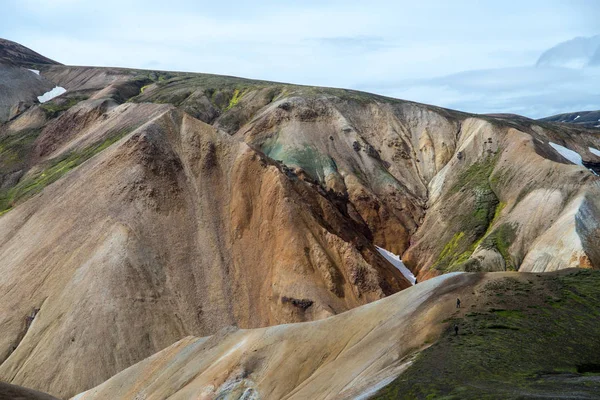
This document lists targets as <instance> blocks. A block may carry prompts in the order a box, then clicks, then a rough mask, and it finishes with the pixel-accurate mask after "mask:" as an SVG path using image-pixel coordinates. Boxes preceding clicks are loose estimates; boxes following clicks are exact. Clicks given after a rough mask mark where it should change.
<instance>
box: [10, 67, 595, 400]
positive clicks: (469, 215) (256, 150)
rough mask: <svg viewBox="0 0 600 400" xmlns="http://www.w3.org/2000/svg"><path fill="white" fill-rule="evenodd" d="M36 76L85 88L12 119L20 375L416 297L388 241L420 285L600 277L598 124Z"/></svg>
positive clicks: (71, 380) (119, 75) (74, 374)
mask: <svg viewBox="0 0 600 400" xmlns="http://www.w3.org/2000/svg"><path fill="white" fill-rule="evenodd" d="M38 68H39V70H40V75H39V76H41V77H42V78H43V79H44V80H47V81H48V82H50V84H51V85H52V86H60V87H64V88H65V89H66V90H67V92H66V93H64V94H63V95H61V96H59V97H57V98H55V99H53V100H51V101H49V102H47V103H44V104H38V103H36V102H35V101H34V102H33V103H28V105H27V107H23V108H19V109H17V110H16V111H15V113H14V115H12V116H11V119H10V120H9V121H7V122H5V123H2V124H0V212H2V214H1V215H0V257H2V260H3V263H2V265H0V276H2V278H1V279H0V299H1V302H0V304H1V306H0V310H1V311H2V312H1V313H0V324H1V325H2V326H3V330H2V332H3V335H2V336H1V337H0V361H2V363H1V364H0V379H2V380H6V381H9V382H13V383H16V384H22V385H25V386H28V387H32V388H35V389H39V390H43V391H46V392H48V393H51V394H53V395H56V396H61V397H66V396H71V395H74V394H75V393H78V392H81V391H83V390H86V389H89V388H91V387H93V386H95V385H98V384H100V383H101V382H103V381H105V380H106V379H108V378H109V377H111V376H113V375H114V374H116V373H118V372H119V371H122V370H123V369H125V368H127V367H129V366H130V365H132V364H134V363H136V362H138V361H140V360H142V359H144V358H146V357H148V356H150V355H151V354H154V353H155V352H157V351H159V350H161V349H163V348H165V347H167V346H169V345H171V344H172V343H174V342H176V341H177V340H180V339H182V338H183V337H186V336H189V335H193V336H206V335H211V334H214V333H215V332H218V331H219V330H220V329H222V328H223V327H225V326H229V325H237V326H239V327H241V328H259V327H265V326H270V325H276V324H282V323H291V322H303V321H312V320H320V319H322V318H325V317H329V316H332V315H335V314H339V313H341V312H344V311H347V310H349V309H352V308H355V307H358V306H360V305H364V304H366V303H369V302H371V301H374V300H377V299H380V298H382V297H385V296H388V295H390V294H393V293H395V292H397V291H399V290H401V289H404V288H407V287H409V286H410V283H409V281H408V280H407V279H406V278H405V277H404V276H403V275H402V272H401V271H400V270H399V269H397V268H396V267H394V266H393V265H392V264H390V263H389V262H388V261H387V260H386V259H385V258H384V257H383V256H382V255H381V254H380V253H379V251H378V250H377V248H376V246H378V247H380V248H383V249H387V250H389V251H391V252H392V253H394V254H399V255H402V256H403V260H404V261H405V263H406V265H407V267H409V269H410V270H411V271H412V272H413V273H415V275H418V278H419V281H420V282H422V281H423V280H424V279H426V278H429V277H433V276H435V275H438V274H442V273H444V272H448V271H460V270H468V271H489V270H516V269H519V270H521V271H551V270H556V269H562V268H567V267H573V266H582V267H586V268H598V266H600V252H598V249H599V248H600V246H599V245H598V244H599V243H598V242H599V237H600V236H599V227H598V220H599V219H598V215H599V212H600V211H599V210H600V204H598V202H599V201H600V196H598V190H599V186H598V180H599V178H598V177H597V176H595V175H594V173H593V172H592V171H590V170H589V169H588V168H586V167H585V165H588V166H590V165H593V164H594V163H600V156H599V155H598V154H596V153H594V152H593V151H591V150H590V149H591V148H593V149H600V137H599V135H598V131H597V130H586V129H582V128H579V127H570V126H564V125H559V124H552V123H545V122H540V121H532V120H529V119H526V118H522V117H518V116H510V117H508V116H477V115H469V114H465V113H460V112H456V111H451V110H444V109H440V108H437V107H433V106H427V105H421V104H416V103H411V102H406V101H400V100H395V99H389V98H384V97H381V96H375V95H370V94H367V93H361V92H354V91H346V90H341V89H328V88H313V87H302V86H295V85H287V84H280V83H273V82H262V81H252V80H247V79H242V78H234V77H223V76H216V75H205V74H190V73H171V72H161V71H138V70H128V69H122V68H94V67H72V66H62V65H45V66H43V65H41V66H39V67H38ZM22 70H23V73H28V74H30V75H32V76H33V75H35V76H38V75H37V74H35V73H33V72H31V71H27V70H26V69H22ZM16 92H19V93H20V92H21V90H20V89H19V90H16ZM0 97H2V96H0ZM557 145H559V146H563V147H564V148H566V149H567V150H569V149H570V150H571V151H575V152H577V153H579V154H580V155H581V159H582V163H581V164H583V165H574V164H573V163H572V162H571V161H569V158H565V154H568V153H566V152H565V151H564V150H560V149H561V147H556V146H557ZM553 146H554V147H553ZM557 148H558V149H559V150H556V149H557ZM594 165H595V164H594ZM419 285H421V283H420V284H419ZM90 343H94V346H92V347H90V345H89V344H90ZM92 366H93V368H92Z"/></svg>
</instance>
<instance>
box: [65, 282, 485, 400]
mask: <svg viewBox="0 0 600 400" xmlns="http://www.w3.org/2000/svg"><path fill="white" fill-rule="evenodd" d="M479 279H480V278H479V277H477V276H475V275H466V274H461V275H459V276H452V275H445V276H443V277H438V278H435V279H432V280H429V281H427V282H425V283H422V284H418V285H416V286H414V287H412V288H410V289H408V290H405V291H402V292H400V293H397V294H395V295H393V296H390V297H388V298H386V299H383V300H380V301H377V302H374V303H371V304H369V305H367V306H362V307H360V308H357V309H355V310H351V311H348V312H346V313H343V314H341V315H337V316H335V317H331V318H327V319H324V320H320V321H314V322H306V323H299V324H291V325H279V326H274V327H269V328H263V329H256V330H236V329H225V330H223V331H221V332H219V333H218V334H216V335H214V336H212V337H207V338H193V337H190V338H185V339H183V340H181V341H180V342H178V343H176V344H174V345H172V346H170V347H169V348H167V349H165V350H163V351H162V352H160V353H158V354H156V355H154V356H152V357H150V358H148V359H146V360H144V361H142V362H141V363H139V364H136V365H134V366H133V367H131V368H128V369H127V370H125V371H123V372H122V373H121V374H119V375H117V376H115V377H114V378H111V379H110V380H108V381H107V382H106V383H104V384H102V385H100V386H99V387H98V388H95V389H92V390H90V391H89V392H86V393H83V394H80V395H78V396H76V397H75V399H77V400H84V399H85V400H89V399H114V398H136V397H141V398H146V399H148V400H150V399H164V398H172V399H189V398H206V399H208V398H248V399H250V398H251V399H255V398H260V399H354V398H357V396H360V395H361V394H365V393H368V392H369V391H371V390H373V386H374V385H378V384H380V382H381V381H386V380H387V381H389V380H390V378H392V379H393V378H394V377H395V376H396V375H398V373H399V372H400V371H402V370H403V369H405V368H406V367H407V365H409V364H410V363H411V358H410V357H408V356H410V355H411V354H412V353H413V352H415V351H416V350H417V349H419V348H420V347H421V346H422V345H423V343H424V342H425V341H426V340H433V339H434V338H435V337H437V335H439V333H440V332H441V330H442V329H443V324H440V323H439V321H440V320H441V319H443V318H444V317H442V318H440V316H441V315H450V314H451V312H452V307H453V306H454V304H453V301H454V297H455V295H456V293H461V292H462V291H465V290H470V289H471V285H473V284H474V283H475V282H477V281H478V280H479ZM432 299H437V300H438V301H431V300H432Z"/></svg>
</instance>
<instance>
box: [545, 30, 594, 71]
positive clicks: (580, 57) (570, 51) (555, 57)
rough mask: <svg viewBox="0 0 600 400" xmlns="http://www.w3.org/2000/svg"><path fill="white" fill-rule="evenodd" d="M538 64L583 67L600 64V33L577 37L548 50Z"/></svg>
mask: <svg viewBox="0 0 600 400" xmlns="http://www.w3.org/2000/svg"><path fill="white" fill-rule="evenodd" d="M536 66H538V67H539V66H551V67H566V68H582V67H593V66H600V35H596V36H592V37H576V38H573V39H571V40H568V41H566V42H562V43H559V44H557V45H556V46H554V47H552V48H550V49H548V50H546V51H545V52H544V53H542V55H541V56H540V58H539V59H538V60H537V63H536Z"/></svg>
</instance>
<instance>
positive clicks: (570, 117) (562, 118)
mask: <svg viewBox="0 0 600 400" xmlns="http://www.w3.org/2000/svg"><path fill="white" fill-rule="evenodd" d="M541 121H547V122H562V123H568V124H576V125H579V126H582V127H585V128H600V111H579V112H572V113H565V114H558V115H553V116H551V117H546V118H542V119H541Z"/></svg>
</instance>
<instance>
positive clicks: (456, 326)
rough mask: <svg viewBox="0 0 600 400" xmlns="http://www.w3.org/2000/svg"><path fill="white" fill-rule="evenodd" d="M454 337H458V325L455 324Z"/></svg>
mask: <svg viewBox="0 0 600 400" xmlns="http://www.w3.org/2000/svg"><path fill="white" fill-rule="evenodd" d="M454 336H458V324H454Z"/></svg>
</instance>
